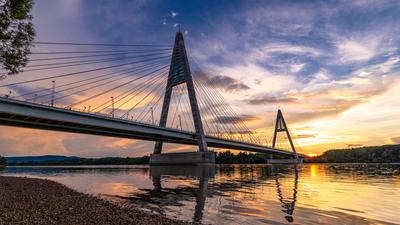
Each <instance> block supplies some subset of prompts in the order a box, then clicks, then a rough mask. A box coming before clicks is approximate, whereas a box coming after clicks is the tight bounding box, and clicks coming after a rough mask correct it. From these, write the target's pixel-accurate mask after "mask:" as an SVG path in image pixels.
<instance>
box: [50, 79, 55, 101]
mask: <svg viewBox="0 0 400 225" xmlns="http://www.w3.org/2000/svg"><path fill="white" fill-rule="evenodd" d="M51 83H52V86H53V87H52V91H51V107H54V96H55V93H56V81H54V80H53V81H51Z"/></svg>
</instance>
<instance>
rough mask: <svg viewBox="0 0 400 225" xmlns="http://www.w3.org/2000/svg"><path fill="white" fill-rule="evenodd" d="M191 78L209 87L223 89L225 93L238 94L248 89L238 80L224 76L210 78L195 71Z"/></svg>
mask: <svg viewBox="0 0 400 225" xmlns="http://www.w3.org/2000/svg"><path fill="white" fill-rule="evenodd" d="M193 76H194V77H195V79H196V78H197V79H198V80H199V81H201V82H205V83H206V85H208V86H210V87H213V88H219V89H223V90H225V91H230V92H238V91H246V90H249V89H250V87H249V86H247V85H246V84H244V83H242V82H240V81H239V80H237V79H234V78H232V77H229V76H225V75H216V76H211V75H209V74H207V73H204V72H201V71H197V72H194V75H193Z"/></svg>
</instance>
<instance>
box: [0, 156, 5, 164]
mask: <svg viewBox="0 0 400 225" xmlns="http://www.w3.org/2000/svg"><path fill="white" fill-rule="evenodd" d="M5 163H6V159H5V158H4V157H3V156H0V166H1V165H4V164H5Z"/></svg>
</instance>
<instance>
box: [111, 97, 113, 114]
mask: <svg viewBox="0 0 400 225" xmlns="http://www.w3.org/2000/svg"><path fill="white" fill-rule="evenodd" d="M111 117H112V118H114V97H111Z"/></svg>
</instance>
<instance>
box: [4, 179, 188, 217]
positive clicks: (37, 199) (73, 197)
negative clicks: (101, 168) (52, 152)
mask: <svg viewBox="0 0 400 225" xmlns="http://www.w3.org/2000/svg"><path fill="white" fill-rule="evenodd" d="M0 224H1V225H3V224H7V225H8V224H46V225H47V224H64V225H67V224H71V225H72V224H73V225H79V224H99V225H100V224H135V225H136V224H137V225H141V224H143V225H152V224H177V225H180V224H191V223H188V222H183V221H178V220H173V219H168V218H165V217H163V216H160V215H155V214H150V213H147V212H144V211H142V210H136V209H129V210H128V209H123V208H121V207H119V206H117V205H114V204H112V203H110V202H107V201H105V200H102V199H100V198H97V197H94V196H91V195H87V194H82V193H79V192H76V191H74V190H71V189H69V188H67V187H66V186H64V185H62V184H59V183H56V182H54V181H50V180H44V179H35V178H22V177H4V176H0Z"/></svg>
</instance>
